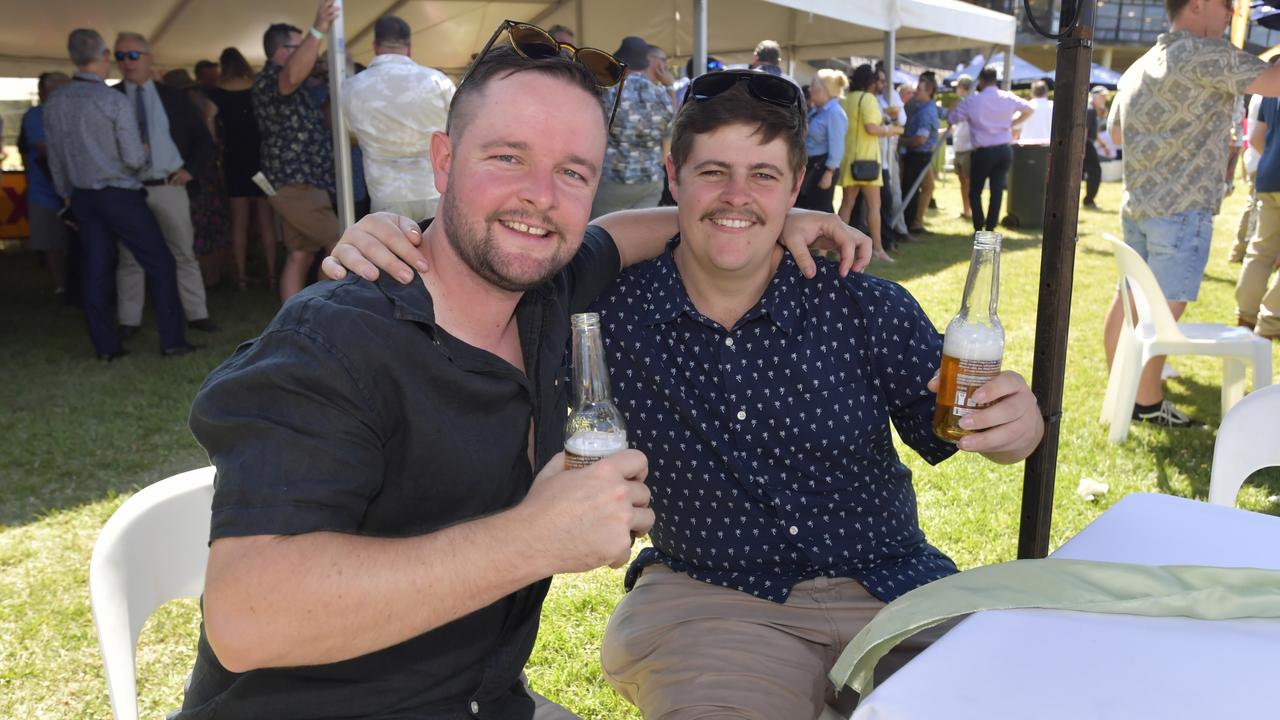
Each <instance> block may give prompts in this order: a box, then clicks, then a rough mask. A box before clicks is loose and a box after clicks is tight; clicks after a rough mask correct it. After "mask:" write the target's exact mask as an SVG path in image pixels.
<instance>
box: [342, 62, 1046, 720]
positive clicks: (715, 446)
mask: <svg viewBox="0 0 1280 720" xmlns="http://www.w3.org/2000/svg"><path fill="white" fill-rule="evenodd" d="M697 89H698V87H697V81H695V85H694V88H693V89H692V90H691V92H690V95H691V96H692V97H695V98H705V99H703V100H701V101H697V102H686V104H685V106H684V107H683V108H682V110H681V112H680V114H679V115H678V116H677V119H676V123H675V129H674V134H673V140H672V151H671V155H670V156H669V157H668V159H667V162H666V166H667V174H668V178H669V180H670V184H671V189H672V193H673V195H674V196H675V197H676V200H677V201H678V203H679V205H678V211H677V212H678V213H679V220H678V223H679V230H680V234H679V235H677V236H676V237H675V238H673V239H672V240H671V241H670V243H669V244H668V247H667V251H666V253H664V254H663V255H661V256H659V257H658V258H656V259H653V260H650V261H647V262H643V263H639V264H637V265H635V266H633V267H630V268H628V269H626V270H624V271H623V272H622V274H621V275H620V276H619V278H618V280H617V281H616V282H615V283H614V284H613V286H612V287H611V288H609V289H608V290H606V291H605V293H604V294H603V295H602V296H601V297H600V298H599V299H598V300H597V302H596V303H595V305H594V307H593V309H594V310H597V311H598V312H600V313H601V315H602V318H603V319H604V320H605V322H604V340H605V347H606V351H607V352H608V353H609V364H610V375H611V378H612V381H613V387H614V391H615V395H616V401H617V403H618V405H619V407H620V409H621V410H622V412H623V413H624V414H625V415H626V418H627V423H628V426H629V429H630V431H631V433H632V435H631V439H632V440H633V444H634V447H635V448H636V449H639V450H642V451H643V452H644V453H645V454H646V456H647V457H648V458H649V475H648V478H647V479H646V484H647V485H648V486H649V488H650V490H651V492H652V502H653V509H654V512H655V523H654V527H653V529H652V531H651V537H652V540H653V547H652V548H648V549H646V550H644V551H642V552H641V553H640V555H639V557H638V558H637V559H636V561H635V562H634V563H633V564H632V566H631V568H630V571H629V572H628V577H627V585H628V587H629V588H631V591H630V593H629V594H628V595H627V597H626V598H624V599H623V601H622V602H621V603H620V604H619V605H618V607H617V609H616V610H615V612H614V615H613V618H612V619H611V621H610V624H609V629H608V631H607V632H606V635H605V641H604V645H603V648H602V651H601V654H602V665H603V669H604V672H605V675H606V677H607V678H608V679H609V681H610V683H611V684H612V685H613V686H614V688H615V689H617V690H618V691H619V692H620V693H621V694H622V695H624V696H625V697H626V698H627V699H628V700H630V701H631V702H633V703H635V704H636V705H637V706H639V707H640V709H641V711H642V712H643V714H644V715H645V717H655V718H656V717H664V718H665V717H694V716H695V714H696V713H697V712H699V711H703V712H707V711H711V712H712V713H713V714H715V715H714V716H716V717H721V716H723V717H767V718H800V717H815V716H817V715H818V713H819V712H820V710H821V708H822V706H823V703H824V702H825V701H826V699H827V695H828V694H829V693H830V692H831V691H832V688H831V687H830V685H829V683H828V682H827V681H826V679H825V678H826V673H827V671H829V670H830V668H831V666H832V664H833V663H834V662H835V659H836V657H837V656H838V655H839V653H840V651H841V650H842V649H843V647H844V646H845V644H847V643H848V641H849V640H850V639H851V638H852V637H853V635H854V634H856V633H857V631H858V630H859V629H860V628H861V627H862V626H863V625H865V624H866V622H868V621H869V620H870V619H871V617H872V616H874V614H875V613H876V611H878V609H879V608H881V607H883V606H884V604H885V603H886V602H887V601H889V600H892V599H894V598H896V597H898V596H899V595H901V594H903V593H905V592H908V591H909V590H912V589H914V588H916V587H919V586H921V585H924V584H925V583H928V582H930V581H932V580H935V579H937V578H940V577H943V576H946V575H949V574H951V573H954V572H956V567H955V565H954V564H953V563H952V562H951V560H949V559H948V558H947V557H946V556H945V555H943V554H942V553H941V552H940V551H938V550H937V549H935V548H933V547H932V546H930V545H929V544H928V543H927V542H926V541H925V538H924V534H923V532H922V531H921V530H920V527H919V524H918V522H917V514H916V502H915V493H914V490H913V488H912V486H911V473H910V470H908V469H907V467H906V466H905V465H904V464H903V463H902V462H901V461H900V459H899V458H898V455H897V452H896V450H895V449H894V446H893V441H892V436H891V431H890V423H892V424H893V426H894V427H895V428H896V429H897V431H898V434H899V436H900V437H901V438H902V439H903V441H904V442H906V443H907V444H908V445H910V446H911V447H912V448H913V449H915V450H916V451H917V452H918V453H920V455H921V456H922V457H924V458H925V459H926V460H928V461H930V462H933V463H936V462H940V461H942V460H944V459H946V458H947V457H949V456H950V455H951V454H952V453H954V452H955V450H956V447H955V446H952V445H948V444H946V443H944V442H942V441H940V440H938V439H937V438H936V437H934V435H933V433H932V430H931V421H932V417H933V411H934V406H935V391H936V380H935V379H933V378H934V376H935V374H936V369H937V368H938V366H939V363H940V355H941V347H942V337H941V335H940V334H939V333H938V332H937V331H936V330H935V329H934V327H933V325H932V324H931V323H930V322H929V320H928V318H927V317H926V316H925V314H924V312H923V311H922V310H921V309H920V307H919V305H917V304H916V302H915V300H914V299H912V298H911V296H910V295H909V294H908V293H907V292H906V291H905V290H904V289H903V288H902V287H900V286H899V285H897V284H895V283H892V282H889V281H886V280H881V279H879V278H875V277H872V276H867V275H850V276H848V277H843V278H842V277H840V275H839V273H838V272H837V271H836V269H835V267H834V266H832V265H829V264H827V263H825V262H820V263H819V268H818V272H817V276H816V277H815V278H814V279H813V280H804V279H803V278H802V277H801V275H802V273H801V271H800V269H799V267H798V265H797V264H796V262H795V261H794V260H793V259H792V257H791V256H789V255H786V254H784V253H782V252H781V250H780V249H779V248H778V247H777V244H778V243H777V241H778V236H779V233H780V232H781V229H782V224H783V221H784V218H785V216H786V213H787V209H788V208H789V207H790V206H791V204H792V202H794V200H795V197H796V194H797V192H798V189H799V183H800V179H801V175H802V172H801V171H802V168H803V166H804V160H805V153H804V130H803V116H802V114H801V110H800V109H799V106H798V105H794V106H791V107H789V108H783V107H780V106H779V105H776V104H773V103H772V102H768V101H762V100H759V99H757V97H756V96H755V95H753V94H751V92H750V91H749V90H748V85H747V83H746V82H739V83H737V84H735V85H733V86H732V87H731V88H730V89H729V90H727V91H723V92H721V93H719V94H717V95H714V96H711V97H707V96H706V94H705V93H699V92H696V91H697ZM615 219H616V216H615V217H614V218H611V219H610V220H611V222H610V223H608V225H609V228H610V229H612V230H613V232H621V231H622V229H621V228H620V227H619V226H618V225H617V224H616V223H615V222H612V221H613V220H615ZM608 234H609V233H608V232H607V231H606V229H605V228H604V227H601V226H599V225H593V226H591V227H589V228H588V230H587V237H588V241H598V239H599V238H601V237H604V236H607V235H608ZM390 239H393V238H389V239H388V240H390ZM593 239H595V240H593ZM343 242H344V244H345V243H346V242H347V241H346V240H345V239H344V241H343ZM384 242H386V241H384ZM370 254H371V255H372V253H370ZM381 257H385V254H383V255H381ZM348 262H351V258H350V257H348ZM383 262H384V264H385V266H386V269H388V270H391V271H393V272H394V271H396V269H397V265H396V264H394V263H390V262H385V261H383ZM352 264H354V263H352ZM979 393H980V395H981V396H982V397H981V398H980V401H982V402H989V403H992V404H991V406H990V407H988V408H987V409H985V410H982V411H980V412H978V413H975V414H974V415H972V416H970V418H971V421H972V422H971V423H970V425H969V427H970V428H971V429H973V430H975V431H976V432H975V434H973V435H970V436H968V437H965V438H964V439H962V440H961V441H960V445H959V448H960V449H962V450H966V451H971V452H981V453H983V454H984V455H987V456H988V457H989V458H991V459H993V460H996V461H998V462H1006V463H1011V462H1017V461H1019V460H1022V459H1023V458H1025V457H1026V456H1027V455H1029V454H1030V453H1031V451H1032V450H1033V449H1034V448H1035V447H1036V446H1037V445H1038V444H1039V442H1040V438H1041V436H1042V434H1043V430H1044V426H1043V422H1042V421H1041V419H1040V417H1039V415H1038V411H1037V409H1036V405H1035V399H1034V397H1033V396H1032V394H1031V391H1030V390H1029V389H1028V388H1027V386H1026V383H1025V382H1024V381H1023V379H1022V378H1021V377H1020V376H1018V375H1017V374H1016V373H1013V372H1004V373H1002V374H1001V375H1000V376H999V377H998V378H996V379H995V380H993V381H992V382H990V383H988V384H987V385H986V386H985V387H984V388H983V389H982V390H980V391H979ZM912 649H914V650H916V651H918V650H919V645H918V644H917V645H916V646H914V648H906V650H907V651H908V652H910V651H911V650H912ZM888 660H889V661H890V664H891V666H892V664H894V663H895V660H896V663H897V664H900V663H901V662H903V661H904V660H903V658H902V657H899V658H893V657H892V656H891V657H890V658H888ZM716 713H718V714H716Z"/></svg>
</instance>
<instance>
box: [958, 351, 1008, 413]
mask: <svg viewBox="0 0 1280 720" xmlns="http://www.w3.org/2000/svg"><path fill="white" fill-rule="evenodd" d="M957 364H958V365H959V370H958V372H957V373H956V380H955V383H956V394H955V402H954V403H952V407H951V414H952V415H955V416H957V417H963V416H965V415H968V414H969V413H972V412H973V411H974V410H978V409H980V408H984V407H986V406H987V404H990V403H987V404H984V405H978V404H976V403H974V402H973V401H972V400H971V399H970V398H972V396H973V393H975V392H977V390H978V388H980V387H982V386H983V385H986V384H987V381H989V380H991V379H992V378H994V377H995V376H996V375H999V374H1000V360H963V359H961V360H958V361H957Z"/></svg>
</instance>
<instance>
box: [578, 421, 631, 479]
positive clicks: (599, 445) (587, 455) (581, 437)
mask: <svg viewBox="0 0 1280 720" xmlns="http://www.w3.org/2000/svg"><path fill="white" fill-rule="evenodd" d="M626 449H627V434H626V433H625V432H599V431H594V430H585V431H581V432H577V433H574V434H573V435H572V436H571V437H570V438H569V439H568V440H567V441H566V442H565V444H564V466H565V469H566V470H575V469H578V468H584V467H586V466H588V465H590V464H592V463H594V462H597V461H598V460H601V459H602V458H606V457H609V456H610V455H612V454H614V453H616V452H621V451H623V450H626Z"/></svg>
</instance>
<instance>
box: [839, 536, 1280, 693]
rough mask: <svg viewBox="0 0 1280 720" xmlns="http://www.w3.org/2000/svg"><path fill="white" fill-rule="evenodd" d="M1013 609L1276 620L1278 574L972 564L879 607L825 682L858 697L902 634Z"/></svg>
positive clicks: (1077, 563)
mask: <svg viewBox="0 0 1280 720" xmlns="http://www.w3.org/2000/svg"><path fill="white" fill-rule="evenodd" d="M1015 608H1040V609H1045V610H1075V611H1080V612H1095V613H1115V614H1121V615H1146V616H1150V617H1188V618H1195V619H1198V620H1238V619H1241V618H1280V571H1277V570H1259V569H1255V568H1222V567H1204V566H1198V565H1132V564H1128V563H1109V562H1096V561H1092V560H1054V559H1044V560H1014V561H1013V562H1007V563H1001V564H999V565H988V566H986V567H980V568H974V569H973V570H966V571H965V572H962V573H959V574H957V575H952V576H950V577H945V578H942V579H941V580H935V581H933V582H931V583H929V584H928V585H924V586H922V587H919V588H916V589H915V590H912V591H911V592H909V593H907V594H906V595H903V596H902V597H900V598H898V599H897V600H894V601H893V602H891V603H889V604H888V605H886V606H885V607H884V609H883V610H881V611H880V612H879V613H877V614H876V616H875V618H874V619H872V621H871V622H869V623H867V625H866V627H864V628H863V629H862V631H861V632H859V633H858V634H857V636H856V637H854V638H853V640H852V641H851V642H850V643H849V645H848V647H846V648H845V650H844V652H843V653H841V654H840V659H839V660H837V661H836V664H835V667H833V668H832V669H831V674H830V677H831V682H833V683H834V684H835V686H836V689H837V690H839V689H842V688H843V687H844V686H845V685H848V686H849V687H851V688H853V689H854V690H855V691H856V692H857V693H858V694H859V695H861V696H863V697H866V695H867V693H869V692H871V689H872V688H873V687H874V681H873V677H874V671H875V667H876V663H878V662H879V661H880V658H882V657H884V656H885V655H886V654H887V653H888V652H889V651H890V650H892V649H893V648H894V646H896V645H897V644H898V643H900V642H902V641H903V640H905V639H906V638H908V637H910V636H912V635H914V634H915V633H917V632H919V631H921V630H924V629H926V628H930V627H933V626H934V625H937V624H939V623H941V622H944V621H946V620H949V619H951V618H953V617H957V616H959V615H967V614H969V613H973V612H978V611H980V610H1011V609H1015Z"/></svg>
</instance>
